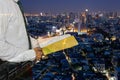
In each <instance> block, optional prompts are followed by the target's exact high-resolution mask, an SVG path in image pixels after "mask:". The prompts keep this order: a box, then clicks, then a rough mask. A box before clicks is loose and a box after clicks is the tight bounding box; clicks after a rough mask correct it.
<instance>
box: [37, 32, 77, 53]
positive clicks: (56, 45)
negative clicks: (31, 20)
mask: <svg viewBox="0 0 120 80" xmlns="http://www.w3.org/2000/svg"><path fill="white" fill-rule="evenodd" d="M39 45H40V47H41V48H42V51H43V54H44V55H48V54H52V53H54V52H57V51H60V50H64V49H67V48H71V47H74V46H76V45H78V42H77V40H76V39H75V37H74V36H71V35H70V34H66V35H62V36H55V37H50V38H44V39H39Z"/></svg>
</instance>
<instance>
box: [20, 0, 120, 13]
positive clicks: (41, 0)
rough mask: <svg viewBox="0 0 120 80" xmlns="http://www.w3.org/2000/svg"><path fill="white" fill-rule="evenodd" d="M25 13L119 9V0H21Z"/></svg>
mask: <svg viewBox="0 0 120 80" xmlns="http://www.w3.org/2000/svg"><path fill="white" fill-rule="evenodd" d="M21 1H22V3H23V7H24V11H25V12H26V13H39V12H47V13H62V12H80V11H84V10H85V9H89V11H91V12H94V11H95V12H96V11H117V12H119V11H120V5H119V3H120V0H109V1H108V0H36V1H35V0H34V1H33V0H29V1H28V0H21Z"/></svg>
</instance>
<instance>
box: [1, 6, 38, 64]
mask: <svg viewBox="0 0 120 80" xmlns="http://www.w3.org/2000/svg"><path fill="white" fill-rule="evenodd" d="M5 10H6V9H5V6H4V7H2V5H1V6H0V59H2V60H7V61H10V62H23V61H32V60H34V59H35V56H36V55H35V52H34V50H24V49H22V48H20V47H16V46H15V45H12V44H10V43H9V42H7V41H6V36H5V35H6V31H7V29H8V26H7V25H8V24H9V17H10V14H9V13H7V12H6V11H5ZM11 36H12V35H11Z"/></svg>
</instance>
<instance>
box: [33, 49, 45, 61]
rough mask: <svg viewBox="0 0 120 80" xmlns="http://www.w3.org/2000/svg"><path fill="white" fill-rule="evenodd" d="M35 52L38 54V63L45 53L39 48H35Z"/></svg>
mask: <svg viewBox="0 0 120 80" xmlns="http://www.w3.org/2000/svg"><path fill="white" fill-rule="evenodd" d="M34 51H35V52H36V59H35V60H36V61H39V60H40V59H41V58H42V55H43V52H42V49H41V48H39V47H36V48H34Z"/></svg>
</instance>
